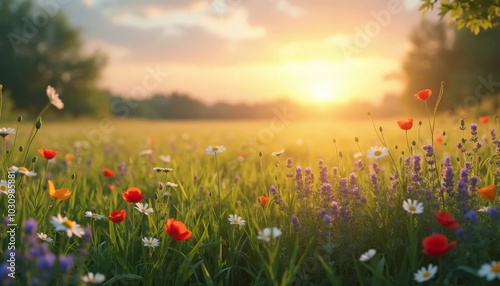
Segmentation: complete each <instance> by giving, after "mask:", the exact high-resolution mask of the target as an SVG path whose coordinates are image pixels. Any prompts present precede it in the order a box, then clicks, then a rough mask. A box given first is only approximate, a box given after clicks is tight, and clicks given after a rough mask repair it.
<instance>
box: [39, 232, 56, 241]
mask: <svg viewBox="0 0 500 286" xmlns="http://www.w3.org/2000/svg"><path fill="white" fill-rule="evenodd" d="M36 236H37V237H38V238H39V239H40V240H41V241H46V242H52V241H54V240H53V239H52V238H50V237H48V236H47V235H46V234H45V233H43V232H41V233H37V234H36Z"/></svg>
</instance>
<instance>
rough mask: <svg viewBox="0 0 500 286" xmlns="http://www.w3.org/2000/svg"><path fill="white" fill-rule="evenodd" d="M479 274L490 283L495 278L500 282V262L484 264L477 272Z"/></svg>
mask: <svg viewBox="0 0 500 286" xmlns="http://www.w3.org/2000/svg"><path fill="white" fill-rule="evenodd" d="M477 274H478V275H479V276H481V277H485V278H486V280H488V281H493V280H495V278H496V279H499V280H500V261H492V262H491V263H485V264H483V265H482V266H481V269H479V270H478V271H477Z"/></svg>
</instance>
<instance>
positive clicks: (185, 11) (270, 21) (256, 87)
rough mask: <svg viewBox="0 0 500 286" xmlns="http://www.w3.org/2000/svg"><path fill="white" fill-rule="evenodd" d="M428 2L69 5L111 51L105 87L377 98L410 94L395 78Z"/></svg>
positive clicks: (106, 1) (211, 95)
mask: <svg viewBox="0 0 500 286" xmlns="http://www.w3.org/2000/svg"><path fill="white" fill-rule="evenodd" d="M419 2H420V1H416V0H404V1H397V0H383V1H379V0H377V1H361V0H355V1H326V0H320V1H292V0H269V1H262V0H204V1H202V0H198V1H196V0H194V1H188V0H175V1H160V0H146V1H133V0H120V1H118V0H80V1H72V2H71V3H68V4H64V5H63V7H62V9H63V10H65V11H66V12H67V14H68V16H69V19H70V22H71V23H72V24H73V25H76V26H78V27H80V28H81V29H82V32H83V36H84V39H85V47H86V50H87V51H88V52H92V51H95V50H101V51H102V52H104V53H106V54H107V55H108V65H107V67H106V69H105V70H104V73H103V75H102V78H101V81H100V85H101V86H102V87H104V88H107V89H109V90H111V91H112V92H114V93H117V94H120V95H123V96H128V97H144V96H149V95H152V94H157V93H165V94H168V93H171V92H173V91H177V92H181V93H185V94H188V95H190V96H192V97H195V98H198V99H200V100H202V101H204V102H207V103H213V102H216V101H226V102H233V103H236V102H247V103H253V102H260V101H271V100H275V99H280V98H286V99H290V100H293V101H297V102H301V103H311V102H317V103H320V104H323V103H345V102H348V101H351V100H367V101H370V102H374V103H377V102H380V100H381V99H382V98H383V97H384V95H386V94H398V93H399V92H401V89H402V86H403V82H401V80H398V79H397V76H396V77H394V76H393V77H391V78H392V80H388V79H387V78H388V75H389V74H390V75H397V74H398V72H399V70H400V61H401V59H403V57H404V55H405V53H406V52H407V51H408V48H409V43H408V39H409V33H410V32H411V30H412V28H413V27H415V26H416V25H418V24H419V22H420V21H421V19H422V15H421V12H420V11H418V3H419ZM425 17H426V18H427V19H432V20H433V19H435V18H436V16H435V15H426V16H425ZM394 78H396V79H394Z"/></svg>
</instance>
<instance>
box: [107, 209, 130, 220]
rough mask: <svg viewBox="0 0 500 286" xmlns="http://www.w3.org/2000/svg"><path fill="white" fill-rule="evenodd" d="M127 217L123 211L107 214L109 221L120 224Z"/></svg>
mask: <svg viewBox="0 0 500 286" xmlns="http://www.w3.org/2000/svg"><path fill="white" fill-rule="evenodd" d="M126 216H127V212H126V211H125V210H116V211H113V212H112V213H110V214H109V220H110V221H112V222H121V221H123V220H124V219H125V217H126Z"/></svg>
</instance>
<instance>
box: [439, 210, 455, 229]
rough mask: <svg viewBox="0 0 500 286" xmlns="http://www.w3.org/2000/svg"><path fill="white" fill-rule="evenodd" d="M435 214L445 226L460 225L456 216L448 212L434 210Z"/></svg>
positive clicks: (453, 226)
mask: <svg viewBox="0 0 500 286" xmlns="http://www.w3.org/2000/svg"><path fill="white" fill-rule="evenodd" d="M434 215H435V216H436V218H437V220H438V222H439V223H440V224H441V225H442V226H444V227H449V228H457V227H459V226H460V224H459V223H458V222H457V221H456V220H455V218H454V217H453V216H452V215H451V214H449V213H447V212H438V211H434Z"/></svg>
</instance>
